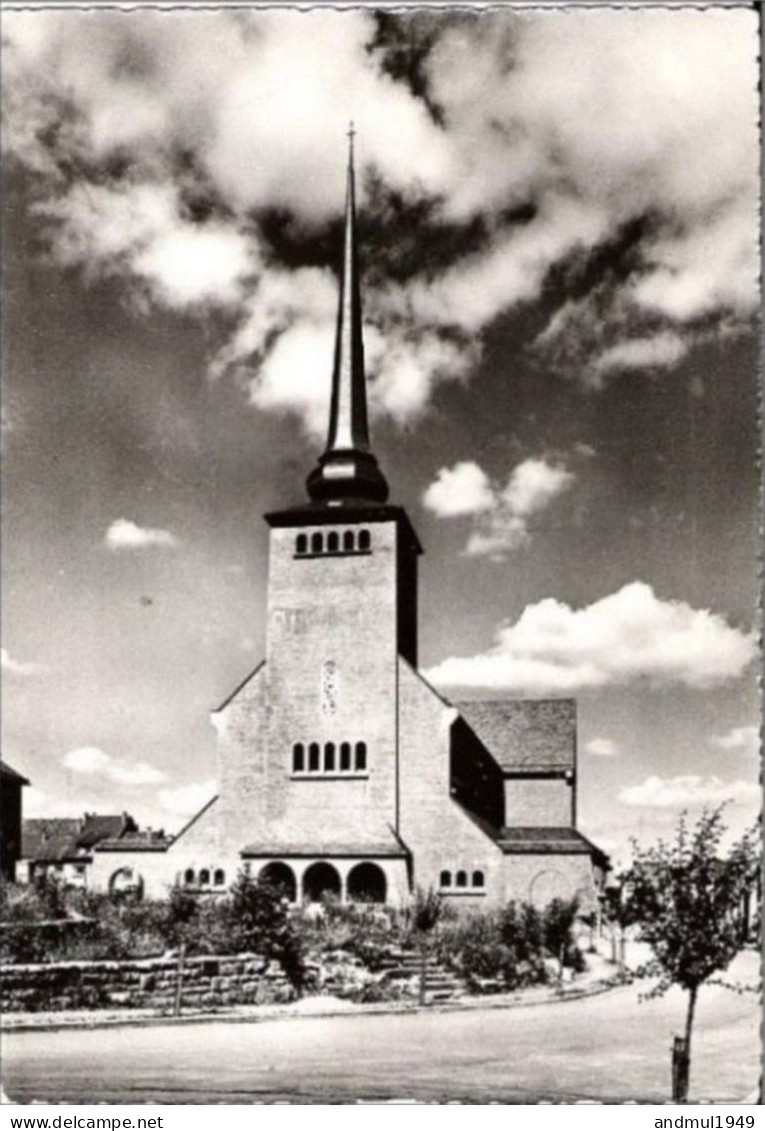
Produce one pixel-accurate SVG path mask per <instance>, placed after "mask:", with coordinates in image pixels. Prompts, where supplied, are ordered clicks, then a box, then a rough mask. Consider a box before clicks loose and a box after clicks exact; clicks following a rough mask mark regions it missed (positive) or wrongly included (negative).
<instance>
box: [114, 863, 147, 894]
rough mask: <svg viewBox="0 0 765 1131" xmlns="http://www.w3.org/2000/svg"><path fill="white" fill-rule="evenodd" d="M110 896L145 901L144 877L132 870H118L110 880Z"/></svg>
mask: <svg viewBox="0 0 765 1131" xmlns="http://www.w3.org/2000/svg"><path fill="white" fill-rule="evenodd" d="M109 895H111V896H114V897H117V898H123V897H126V896H130V897H131V898H132V899H143V877H142V876H139V875H138V873H137V872H134V871H133V869H132V868H118V869H117V871H116V872H113V873H112V875H111V877H110V879H109Z"/></svg>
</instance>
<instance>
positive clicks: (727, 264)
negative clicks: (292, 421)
mask: <svg viewBox="0 0 765 1131" xmlns="http://www.w3.org/2000/svg"><path fill="white" fill-rule="evenodd" d="M386 27H387V33H386V34H387V41H386V37H385V36H381V34H380V28H381V21H380V17H379V16H378V15H377V14H375V13H374V12H371V11H364V10H361V9H354V10H349V11H340V10H327V9H323V10H322V9H315V10H312V11H306V12H296V11H290V10H287V9H280V10H265V9H263V10H257V11H246V10H236V11H233V10H231V11H224V10H219V11H172V12H161V13H158V12H150V11H143V12H140V13H135V12H131V13H126V12H118V11H95V10H90V11H72V10H69V11H54V10H49V11H42V10H37V11H16V12H8V13H6V14H5V19H4V36H5V39H6V47H5V51H4V64H5V65H4V73H3V80H4V84H5V102H4V111H5V117H4V143H5V146H6V149H7V151H8V152H9V153H10V155H11V157H12V158H13V159H14V160H15V161H17V162H19V163H21V164H23V165H24V167H25V168H26V169H27V170H28V171H29V172H30V174H31V175H32V177H33V178H34V179H35V191H34V196H35V200H36V204H35V208H36V210H37V215H38V217H39V219H40V221H41V223H42V225H43V235H44V238H45V239H46V240H47V242H48V245H49V249H50V252H51V254H52V255H53V256H54V258H56V259H57V260H59V261H60V262H62V263H66V264H70V265H75V266H78V267H79V268H80V269H81V270H82V271H83V272H84V273H85V275H86V277H88V278H90V279H92V280H96V279H99V278H102V277H104V276H112V277H119V278H121V279H123V280H124V281H125V283H126V285H127V286H128V287H129V288H131V289H133V290H134V292H135V293H136V294H137V295H138V297H140V299H141V300H142V301H143V302H146V303H151V304H157V305H160V306H165V307H170V308H172V309H176V310H185V311H193V312H194V313H195V314H198V315H199V316H200V317H207V316H208V314H209V313H212V314H216V313H217V314H218V315H219V316H220V315H222V317H220V318H219V321H218V323H216V325H217V326H218V328H219V332H220V334H221V335H223V336H224V338H225V340H224V341H223V342H222V343H219V344H218V345H217V346H213V347H212V356H211V358H210V368H211V372H213V373H217V374H219V375H222V374H228V375H231V376H233V377H236V378H238V379H239V380H242V378H244V380H243V382H242V383H243V384H244V385H245V386H246V387H247V389H248V393H249V398H250V401H251V403H252V404H253V405H254V406H255V407H257V408H258V409H260V410H261V411H266V412H279V413H285V412H289V413H292V414H296V415H297V416H298V417H300V418H301V419H302V420H303V422H304V423H305V425H306V427H307V428H308V429H309V430H310V431H312V432H316V431H318V423H317V410H316V402H317V400H318V399H319V397H320V396H321V395H323V390H325V389H326V385H327V382H328V369H329V362H330V357H331V345H329V346H328V342H331V336H332V329H333V321H334V301H335V285H334V282H333V278H332V275H331V274H330V272H329V270H328V268H327V267H325V266H320V267H317V266H316V247H317V244H316V240H317V239H319V240H323V241H324V244H323V245H324V246H325V247H327V246H329V242H328V241H327V238H326V237H327V235H328V233H329V231H330V229H329V225H330V224H331V223H332V222H334V221H336V220H337V218H338V215H339V212H340V210H341V207H342V199H343V183H342V182H343V158H342V155H341V154H340V152H339V149H340V139H342V134H343V132H344V130H345V128H346V122H347V117H348V108H349V107H351V106H352V107H353V113H354V116H355V118H356V120H357V125H358V128H359V134H360V136H359V145H358V166H359V170H358V171H359V176H358V181H359V192H360V196H361V199H362V204H363V206H364V208H365V209H366V210H367V211H368V213H369V214H370V215H371V216H372V217H373V218H376V219H377V221H378V222H386V224H387V223H388V222H387V221H386V215H387V214H386V212H385V208H386V201H389V200H390V199H392V198H393V197H395V199H396V200H397V201H399V202H400V209H399V213H398V217H399V219H398V223H399V224H400V225H401V226H402V228H405V227H406V224H407V223H409V224H410V226H411V225H414V221H413V220H412V216H414V215H416V216H417V221H416V225H414V226H415V228H416V233H417V239H418V243H419V246H420V247H421V248H422V249H423V251H425V250H426V249H428V248H429V247H430V245H431V238H432V240H433V241H434V243H435V242H437V240H438V237H439V235H440V234H442V233H443V231H444V229H445V228H447V229H449V230H454V231H457V232H460V231H461V232H463V234H464V233H465V232H469V231H471V230H472V229H471V228H470V225H471V224H473V222H474V221H476V220H477V221H479V225H478V229H477V230H478V231H480V232H481V233H482V235H481V236H480V238H478V239H471V240H470V241H469V243H470V247H471V250H470V251H469V252H467V253H466V252H465V250H464V247H465V242H463V243H461V244H460V242H459V241H457V243H456V244H455V250H453V251H452V252H450V253H449V254H448V255H444V256H443V257H442V258H441V259H438V260H437V261H433V262H431V260H430V258H429V256H428V255H427V254H422V255H421V256H420V257H419V258H413V257H412V256H411V255H409V256H406V257H403V258H402V253H401V252H399V253H398V256H399V260H401V261H400V262H399V260H397V258H396V255H397V252H396V248H395V247H394V246H392V245H389V246H388V247H387V248H386V252H385V254H381V255H379V256H378V262H377V263H376V265H375V267H376V272H375V278H374V280H373V281H372V282H371V283H370V285H369V287H368V288H367V296H366V309H367V318H368V322H369V338H370V340H371V339H375V342H374V345H373V346H370V350H369V354H370V371H371V374H372V378H373V379H372V395H371V401H372V407H373V411H374V412H375V413H378V414H386V415H389V416H391V417H393V418H394V419H395V420H396V421H398V422H401V423H406V422H408V421H411V420H416V419H417V418H418V416H419V415H421V414H422V412H423V411H425V410H426V409H427V407H428V404H429V403H430V401H431V398H432V395H433V391H434V389H435V388H436V387H437V386H438V384H439V383H441V382H442V381H446V380H464V379H465V377H466V376H468V375H469V373H470V371H471V369H472V368H473V367H474V366H475V364H476V362H477V359H478V358H479V356H480V352H481V336H482V333H483V331H485V330H486V328H487V327H488V326H489V325H490V324H491V323H492V321H493V320H494V319H496V318H497V317H498V316H499V315H501V314H502V313H504V312H505V311H508V310H512V309H513V308H515V307H518V306H519V305H520V304H527V303H532V302H535V301H536V300H538V299H539V297H540V295H541V294H542V291H543V289H544V287H545V285H546V282H547V280H548V278H549V275H550V272H551V270H553V269H556V268H562V269H564V271H563V275H562V276H561V277H562V278H564V279H568V278H569V276H570V278H571V279H572V280H574V281H577V280H578V282H577V286H578V287H579V290H580V291H581V287H582V284H581V278H580V276H581V268H582V267H583V266H586V264H587V263H588V261H589V259H590V258H591V256H592V254H593V253H594V252H599V251H601V250H602V249H603V248H604V247H608V246H611V245H612V244H613V243H614V241H618V240H619V239H620V238H621V235H622V233H623V232H624V231H625V230H626V229H628V228H629V227H630V225H634V224H642V229H641V233H640V235H639V237H638V238H636V240H635V241H634V246H633V247H632V252H631V258H630V260H629V263H627V264H625V265H623V266H624V270H623V271H622V272H621V273H616V272H614V273H611V274H609V273H608V272H606V278H605V280H604V281H602V282H601V283H599V284H598V285H599V286H600V287H601V292H600V294H599V295H598V296H597V298H593V297H591V295H592V291H593V288H591V286H590V284H587V285H585V291H587V288H588V286H589V287H590V293H585V295H584V296H582V295H581V294H573V293H572V294H569V295H568V296H567V299H568V302H572V301H573V302H579V303H580V304H582V306H583V307H586V306H588V305H589V306H592V305H593V304H594V305H596V306H597V307H598V310H599V311H600V313H601V314H602V315H603V316H602V317H593V318H592V319H591V320H590V323H587V322H585V323H584V324H583V329H582V332H579V330H578V329H576V328H575V329H574V331H569V334H568V335H567V336H564V338H561V337H560V336H559V335H556V334H555V333H552V332H551V333H550V334H549V335H548V336H547V337H546V338H544V340H540V342H539V343H538V347H537V348H538V350H539V351H540V352H541V353H542V355H543V356H545V355H547V356H549V357H556V356H557V354H558V353H559V351H560V350H561V348H565V349H567V350H568V353H569V355H570V356H571V357H574V359H575V364H571V365H565V366H564V369H565V370H566V372H569V373H571V374H572V375H573V376H574V377H575V378H576V379H578V380H580V381H581V382H582V383H583V384H585V385H590V386H597V385H598V384H599V383H600V384H602V383H603V381H604V380H605V379H606V378H607V377H608V378H610V377H611V376H612V375H614V374H615V373H618V372H619V371H620V369H623V368H624V367H625V365H626V364H627V362H628V361H629V358H630V354H631V357H632V360H631V361H629V363H630V364H641V365H643V366H645V365H646V364H651V365H652V366H661V367H662V370H664V369H669V368H671V366H672V365H673V364H677V362H678V361H679V360H680V359H681V357H682V355H683V352H684V351H683V349H682V348H681V344H682V345H683V346H684V347H685V348H686V349H687V348H690V345H691V344H692V343H693V342H694V341H695V340H696V338H695V334H696V332H697V330H698V328H699V327H698V322H699V320H705V322H707V323H709V324H710V325H711V326H713V327H714V326H719V325H722V324H723V323H724V322H725V321H726V320H727V321H729V322H730V321H731V320H732V321H733V322H736V321H738V322H741V323H742V324H745V323H746V320H748V319H750V318H751V316H752V315H753V313H754V311H755V310H756V306H757V272H758V254H757V231H758V191H759V178H758V132H757V117H758V99H757V90H756V82H757V67H756V58H757V22H756V15H755V14H754V13H750V12H748V11H746V10H715V9H709V10H704V11H698V10H697V11H693V10H664V11H662V10H657V11H644V10H640V11H628V10H613V9H602V10H587V11H585V10H577V11H522V12H521V11H518V12H507V11H503V12H498V13H489V12H487V13H483V14H482V15H481V17H480V18H476V17H475V15H474V14H473V13H469V14H466V15H459V14H454V13H442V12H432V13H416V14H412V13H404V14H401V15H395V16H392V15H388V16H387V25H386ZM330 59H331V61H332V65H331V67H330V66H328V62H327V61H328V60H330ZM402 60H403V63H402ZM411 75H415V79H416V81H413V82H410V81H408V77H410V76H411ZM415 91H417V93H415ZM604 92H607V93H606V94H605V95H604ZM710 154H714V159H713V160H710ZM413 155H416V158H414V159H413ZM372 183H374V185H375V186H376V189H375V191H374V192H373V191H369V186H370V185H371V184H372ZM423 204H424V205H426V206H427V207H426V208H425V210H424V211H421V212H418V213H415V212H413V211H411V210H412V209H413V208H414V206H417V207H418V208H419V207H420V206H421V205H423ZM276 213H278V214H279V215H280V216H281V217H283V219H284V221H285V224H286V228H285V230H286V231H287V232H288V233H289V237H290V239H289V243H290V248H291V250H290V252H289V254H286V253H285V252H284V248H283V247H282V246H281V245H280V244H279V242H278V240H274V239H273V238H272V237H271V235H270V234H269V233H270V228H269V223H268V221H269V218H270V219H273V216H274V214H276ZM388 226H389V224H388ZM333 231H334V230H333ZM332 242H333V243H334V240H333V241H332ZM402 246H403V245H402ZM386 255H387V257H388V259H389V260H390V264H391V265H392V267H393V268H395V269H392V270H388V267H387V263H388V260H386ZM574 289H575V288H574ZM596 289H597V288H595V290H596ZM276 292H278V293H276ZM590 324H591V325H592V326H599V327H601V329H600V330H595V331H593V332H592V333H591V334H590V331H589V330H588V326H589V325H590ZM588 334H589V337H588ZM672 335H675V338H674V339H673V337H672ZM211 340H212V339H211ZM673 341H674V342H675V344H674V346H672V345H671V343H672V342H673ZM566 342H568V344H566ZM641 342H653V345H652V346H649V345H642V346H641V345H639V343H641ZM575 343H576V346H575ZM319 348H320V349H321V350H322V351H325V352H323V353H322V354H321V355H319V354H314V352H313V351H314V350H315V349H319ZM328 350H329V352H327V351H328ZM609 351H612V352H610V353H609ZM614 351H615V352H614ZM652 351H653V352H652ZM651 354H652V357H653V360H651V361H650V362H647V361H646V360H645V359H646V357H648V356H649V355H651ZM636 357H637V359H638V360H637V362H635V358H636ZM641 358H642V360H641ZM322 359H323V360H322ZM598 359H600V360H598ZM657 359H658V360H657ZM309 361H310V369H309V370H305V369H303V366H304V365H305V364H308V362H309ZM317 363H318V366H319V368H318V370H317ZM306 372H309V373H310V374H311V379H310V380H307V379H306V377H305V373H306ZM314 374H315V377H314ZM309 387H310V392H306V391H305V390H306V389H307V388H309Z"/></svg>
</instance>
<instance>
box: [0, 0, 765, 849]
mask: <svg viewBox="0 0 765 1131" xmlns="http://www.w3.org/2000/svg"><path fill="white" fill-rule="evenodd" d="M757 46H758V45H757V21H756V14H755V13H754V12H752V11H750V10H748V9H746V8H744V7H742V8H733V9H727V10H724V9H719V8H718V9H714V8H711V9H706V10H692V9H689V8H685V9H674V10H670V9H662V8H660V7H658V6H654V7H652V8H651V9H650V10H649V9H642V10H640V9H638V10H627V9H618V8H616V7H613V6H611V7H609V8H603V9H595V10H592V9H590V10H583V9H578V10H577V9H575V8H573V7H571V6H569V7H567V8H564V9H557V10H548V11H540V10H527V11H523V10H519V9H516V10H505V11H499V12H494V13H491V14H488V13H484V14H478V13H464V12H462V13H459V12H456V11H449V10H439V11H431V12H422V11H420V12H410V13H400V14H397V15H394V14H392V13H389V12H388V13H380V12H374V11H372V10H369V9H366V10H362V9H353V10H346V11H343V10H339V9H338V10H332V9H331V8H327V7H325V8H323V9H314V10H311V11H305V12H299V11H295V10H285V9H280V10H277V9H269V10H255V9H253V10H246V9H237V10H218V11H209V10H196V11H194V10H189V9H186V10H183V11H181V10H177V11H162V12H159V11H151V10H146V9H144V10H142V11H139V12H127V11H109V10H105V9H104V8H101V9H100V10H92V9H91V10H89V11H76V10H42V9H40V10H31V11H29V10H27V11H12V10H10V9H6V10H5V11H4V15H3V68H2V71H3V74H2V78H3V112H4V126H3V138H2V140H3V153H4V156H3V177H4V194H3V210H4V211H3V269H4V290H3V295H4V304H3V305H4V314H3V320H4V324H3V331H4V333H3V368H4V372H5V383H4V390H3V504H4V505H3V534H4V537H3V554H4V559H3V578H4V581H3V593H2V596H3V651H2V666H3V686H4V695H3V718H2V722H3V755H4V757H5V758H6V760H8V761H9V762H10V763H11V764H12V765H13V766H14V767H15V768H17V769H19V770H20V771H22V772H23V773H25V774H26V775H27V776H28V777H29V778H30V779H31V780H32V782H33V785H32V787H31V788H30V789H29V790H28V791H27V812H28V814H30V815H51V816H53V815H77V814H80V813H82V812H83V811H84V810H89V811H90V810H99V811H102V812H103V811H120V810H123V809H125V810H128V811H129V812H131V813H133V814H134V815H135V816H136V817H137V818H138V819H139V820H140V821H142V822H145V823H148V824H151V825H153V826H154V827H158V826H161V827H165V828H166V829H167V830H168V831H171V832H173V831H177V830H178V828H179V827H181V825H182V824H183V823H184V821H185V819H186V818H187V817H188V816H189V815H191V814H192V813H193V812H194V811H195V810H196V809H197V808H199V807H201V805H202V804H204V803H205V802H206V801H207V800H208V799H209V797H210V796H211V795H212V793H213V792H214V789H215V772H216V771H215V743H214V737H215V736H214V731H213V729H212V727H211V725H210V722H209V712H210V710H211V709H213V708H214V707H215V706H216V705H217V704H218V703H220V702H221V701H222V700H223V699H224V698H225V697H226V696H227V695H228V694H229V693H230V691H231V690H232V689H233V687H235V686H236V685H237V684H238V683H239V682H241V680H242V678H243V677H244V676H245V675H246V674H247V672H248V671H249V670H251V669H252V668H254V667H255V665H256V664H257V663H258V662H259V660H260V658H261V655H262V653H263V648H264V608H265V593H266V577H267V528H266V526H265V524H264V523H263V521H262V517H261V516H262V515H263V513H265V512H267V511H270V510H274V509H278V508H280V507H284V506H289V505H293V504H295V503H299V502H301V501H302V500H304V498H305V494H304V479H305V476H306V475H307V473H308V472H309V471H310V470H311V468H312V467H313V465H314V463H315V460H316V457H317V456H318V454H319V453H320V452H321V450H322V447H323V443H324V440H325V434H326V424H327V414H328V395H329V385H330V375H331V363H332V339H333V330H334V317H335V310H336V301H337V278H336V271H337V266H338V263H339V260H340V254H341V247H340V242H341V231H342V209H343V200H344V175H345V162H346V145H347V139H346V137H345V133H346V131H347V129H348V121H349V119H353V121H354V123H355V128H356V130H357V138H356V154H357V192H358V198H359V232H360V242H361V255H362V272H363V278H364V307H365V344H366V355H367V370H368V387H369V397H370V409H371V416H372V431H373V446H374V450H375V452H376V454H377V456H378V459H379V460H380V463H381V465H382V467H383V469H384V471H385V473H386V476H387V478H388V480H389V482H390V483H391V487H392V499H393V501H396V502H398V503H400V504H402V505H404V506H405V507H406V508H407V510H408V512H409V514H410V516H411V518H412V521H413V523H414V525H415V528H416V529H417V531H418V534H419V536H420V539H421V541H422V543H423V545H424V547H425V550H426V553H425V556H424V558H423V559H422V567H421V600H420V657H421V660H420V662H421V667H422V670H423V671H424V673H425V674H426V676H427V678H428V679H430V680H431V682H432V683H434V684H435V685H436V686H437V687H438V688H439V689H440V690H441V691H442V692H444V693H445V694H446V695H447V696H451V697H453V698H455V699H456V698H465V697H470V696H473V697H492V698H502V697H550V696H552V697H554V696H575V697H576V698H577V700H578V704H579V708H578V710H579V753H578V757H579V825H580V827H581V828H582V830H583V831H584V832H585V833H586V834H587V835H589V836H591V837H592V838H593V839H594V840H596V841H597V843H598V844H600V845H601V846H602V847H603V848H604V849H605V850H606V851H609V852H611V853H613V854H614V858H615V860H616V861H617V862H618V861H620V860H625V859H626V857H627V852H628V849H627V842H628V838H629V837H630V836H632V835H635V836H636V837H637V838H638V839H639V840H640V841H641V843H650V842H651V841H652V840H654V839H655V838H656V837H658V836H665V835H667V834H668V833H669V832H670V831H671V829H672V828H673V827H674V825H675V824H676V822H677V818H678V815H679V814H680V812H681V811H683V810H684V809H687V810H688V811H689V812H690V814H691V815H692V816H695V815H696V814H697V813H698V812H700V810H701V808H702V807H703V806H704V805H715V804H718V803H721V802H726V803H727V808H726V814H727V820H728V822H729V824H730V825H731V827H732V828H733V829H742V828H743V827H745V826H746V825H747V824H748V823H750V822H751V821H752V819H753V817H754V816H755V814H756V813H757V812H758V810H759V803H760V789H759V786H758V771H759V753H758V718H759V712H758V700H757V691H756V668H755V658H756V645H755V635H756V632H757V615H756V555H757V546H758V543H757V510H756V508H757V484H758V476H757V466H756V459H757V443H758V430H757V421H756V411H757V364H758V339H757V317H758V309H759V305H758V304H759V295H758V270H759V263H758V207H759V199H758V192H759V187H758V184H759V178H758V167H759V150H758V96H757V77H758V76H757Z"/></svg>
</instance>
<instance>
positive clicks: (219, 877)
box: [213, 868, 226, 888]
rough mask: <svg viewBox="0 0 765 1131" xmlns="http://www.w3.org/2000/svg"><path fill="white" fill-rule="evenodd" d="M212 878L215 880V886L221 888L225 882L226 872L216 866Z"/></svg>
mask: <svg viewBox="0 0 765 1131" xmlns="http://www.w3.org/2000/svg"><path fill="white" fill-rule="evenodd" d="M213 879H214V881H215V886H216V888H222V887H223V885H224V884H225V882H226V873H225V872H224V871H223V869H222V868H216V869H215V875H214V876H213Z"/></svg>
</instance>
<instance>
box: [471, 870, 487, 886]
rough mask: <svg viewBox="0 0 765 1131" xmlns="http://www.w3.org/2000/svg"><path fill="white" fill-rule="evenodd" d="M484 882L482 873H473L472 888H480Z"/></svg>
mask: <svg viewBox="0 0 765 1131" xmlns="http://www.w3.org/2000/svg"><path fill="white" fill-rule="evenodd" d="M485 883H486V880H485V879H484V875H483V872H473V887H474V888H482V887H483V886H484V884H485Z"/></svg>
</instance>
